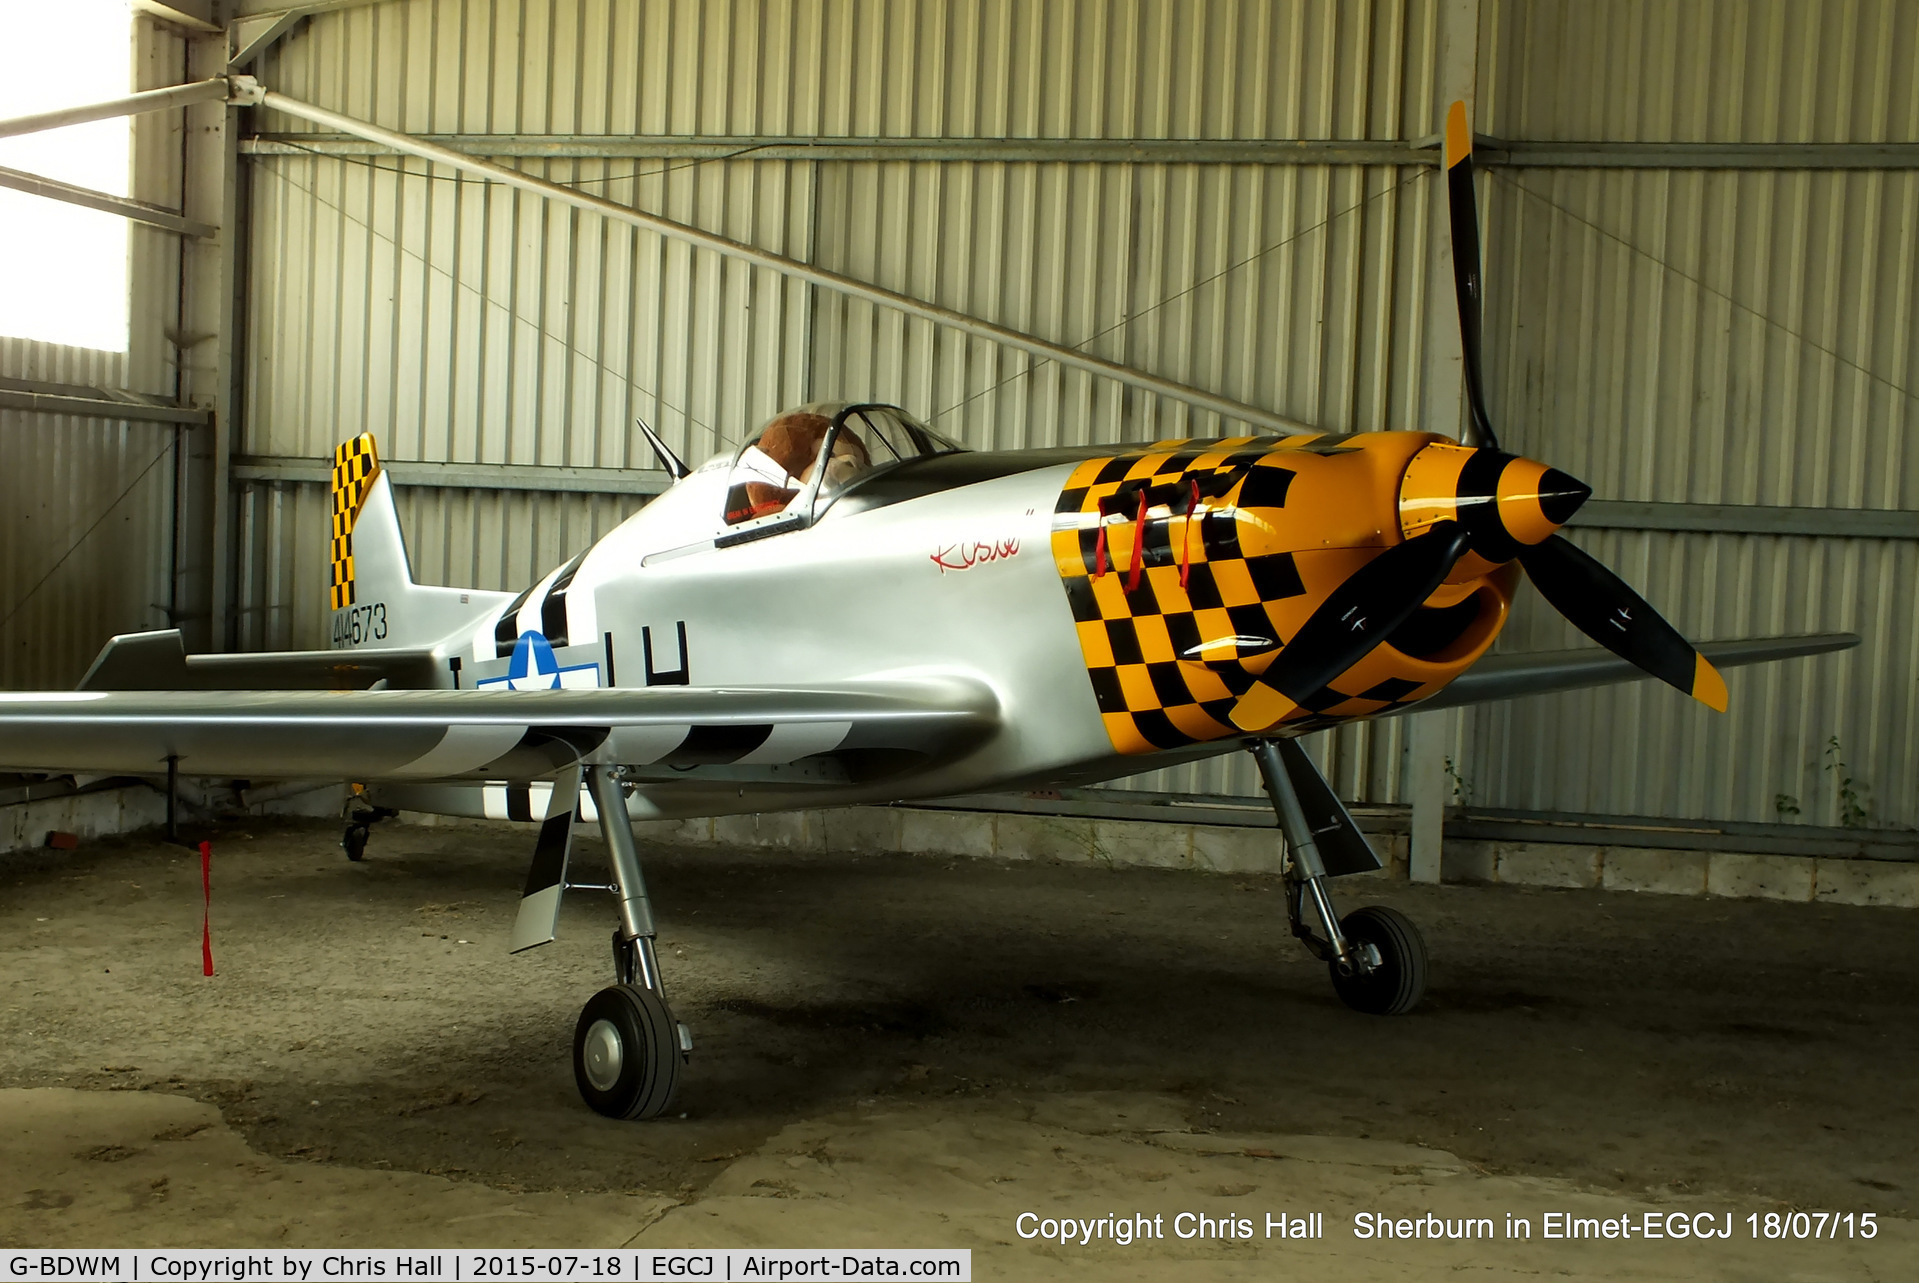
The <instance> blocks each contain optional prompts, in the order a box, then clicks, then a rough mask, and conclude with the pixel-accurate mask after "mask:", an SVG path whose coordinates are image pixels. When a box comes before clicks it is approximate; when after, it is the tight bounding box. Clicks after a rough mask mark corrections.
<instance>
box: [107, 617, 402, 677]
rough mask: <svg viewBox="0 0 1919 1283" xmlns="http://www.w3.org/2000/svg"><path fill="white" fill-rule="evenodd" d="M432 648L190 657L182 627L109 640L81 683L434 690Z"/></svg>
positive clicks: (124, 635)
mask: <svg viewBox="0 0 1919 1283" xmlns="http://www.w3.org/2000/svg"><path fill="white" fill-rule="evenodd" d="M439 662H440V661H438V660H436V659H434V657H433V652H432V651H430V650H397V649H388V650H378V649H374V648H372V647H364V648H361V649H358V650H350V651H347V650H286V651H273V652H268V653H265V654H252V655H245V654H239V655H188V654H187V648H186V643H185V641H184V640H182V638H181V636H180V630H179V629H177V628H170V629H167V630H165V631H163V632H152V633H122V634H121V635H120V636H118V637H110V638H108V639H107V644H106V645H105V646H104V647H102V648H101V650H100V654H99V657H98V658H96V659H95V660H94V661H93V667H91V668H89V669H87V675H86V676H85V677H82V678H81V679H80V686H79V689H80V690H83V691H214V690H302V691H351V690H365V689H367V688H368V687H369V686H372V685H373V684H374V683H376V682H380V681H384V682H386V683H387V684H388V685H389V686H395V687H430V686H432V685H433V684H434V679H435V678H436V676H437V675H438V669H439Z"/></svg>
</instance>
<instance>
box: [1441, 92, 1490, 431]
mask: <svg viewBox="0 0 1919 1283" xmlns="http://www.w3.org/2000/svg"><path fill="white" fill-rule="evenodd" d="M1446 205H1447V213H1448V220H1449V222H1450V223H1451V225H1452V233H1453V285H1454V287H1455V288H1456V289H1457V290H1458V292H1459V345H1460V348H1461V349H1462V350H1463V351H1464V354H1465V358H1466V400H1467V402H1468V404H1470V405H1471V406H1472V412H1473V435H1474V437H1475V438H1476V439H1477V441H1478V444H1480V445H1482V446H1485V447H1486V448H1487V449H1489V450H1497V449H1498V448H1499V439H1498V438H1497V437H1495V436H1494V435H1493V421H1492V419H1491V417H1490V416H1489V415H1488V414H1487V413H1486V385H1485V380H1484V376H1483V375H1482V374H1481V373H1480V364H1479V312H1480V302H1479V198H1478V196H1477V194H1476V193H1475V192H1474V190H1473V134H1472V129H1471V128H1470V127H1469V126H1468V125H1467V123H1466V104H1465V103H1463V102H1456V103H1454V104H1453V105H1452V107H1451V109H1449V110H1448V111H1447V113H1446Z"/></svg>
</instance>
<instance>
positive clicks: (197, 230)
mask: <svg viewBox="0 0 1919 1283" xmlns="http://www.w3.org/2000/svg"><path fill="white" fill-rule="evenodd" d="M0 187H10V188H12V189H13V190H14V191H17V192H26V193H27V194H28V195H30V196H44V197H46V198H47V199H48V200H58V201H65V202H66V203H67V204H69V205H80V206H84V207H85V208H87V209H97V210H102V211H104V212H105V213H108V214H118V215H120V217H122V218H130V219H132V220H133V221H134V222H136V223H145V224H147V225H148V226H149V227H161V228H165V229H166V230H167V231H169V232H178V233H179V234H180V235H182V236H198V237H200V238H201V239H203V240H210V239H212V238H213V237H215V236H218V235H219V234H220V229H219V228H217V227H215V226H214V225H213V224H211V223H200V222H195V221H194V220H193V219H191V218H182V217H181V216H180V215H179V214H176V213H174V212H173V211H172V210H170V209H162V208H160V207H159V206H158V205H149V204H147V203H146V202H145V201H139V200H130V199H128V198H127V197H125V196H115V195H113V194H111V193H110V192H101V191H95V190H94V189H93V188H91V187H77V186H75V185H74V184H72V183H63V182H61V181H60V180H59V179H57V178H46V177H43V176H41V175H39V174H29V173H28V172H27V171H26V170H24V169H8V168H7V167H6V166H4V165H0Z"/></svg>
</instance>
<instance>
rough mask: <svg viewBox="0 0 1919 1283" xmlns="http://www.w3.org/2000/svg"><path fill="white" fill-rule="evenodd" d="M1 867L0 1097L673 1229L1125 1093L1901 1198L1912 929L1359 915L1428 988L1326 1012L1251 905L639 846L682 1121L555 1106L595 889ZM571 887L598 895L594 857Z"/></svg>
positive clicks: (1202, 882) (147, 843)
mask: <svg viewBox="0 0 1919 1283" xmlns="http://www.w3.org/2000/svg"><path fill="white" fill-rule="evenodd" d="M210 836H211V838H212V841H213V845H214V882H215V889H214V907H213V922H214V950H215V955H216V959H217V963H218V974H217V975H216V976H215V977H213V978H212V979H206V978H204V977H202V975H201V974H200V916H201V903H200V869H199V860H198V857H197V855H195V854H193V853H191V852H189V851H185V850H182V849H180V848H177V847H169V846H166V845H164V844H162V843H160V842H158V841H157V840H153V839H151V838H138V837H136V838H127V839H117V840H112V841H104V842H98V843H93V844H90V845H88V846H87V847H86V848H84V849H82V850H80V851H78V852H72V853H59V852H52V851H40V852H31V853H21V854H16V855H11V856H4V857H0V887H3V888H4V894H0V1049H3V1050H0V1087H65V1088H82V1089H89V1090H116V1091H122V1090H129V1089H144V1090H149V1091H156V1092H167V1093H173V1094H176V1095H184V1096H189V1097H193V1098H197V1099H198V1100H200V1101H202V1102H206V1103H210V1104H212V1105H215V1106H217V1107H218V1109H219V1110H220V1112H221V1115H222V1116H223V1118H224V1121H225V1123H226V1124H227V1125H228V1126H229V1127H231V1128H232V1129H234V1130H235V1131H236V1132H237V1133H238V1134H239V1135H240V1136H242V1137H243V1138H244V1140H245V1142H246V1144H247V1145H250V1146H251V1147H252V1149H253V1150H254V1151H255V1152H257V1153H258V1154H260V1155H262V1156H265V1157H266V1158H270V1159H274V1160H289V1161H295V1162H307V1163H321V1164H330V1165H334V1166H339V1167H347V1168H354V1169H371V1170H388V1171H393V1172H417V1173H429V1174H436V1175H441V1176H449V1177H452V1178H454V1179H455V1180H457V1181H460V1182H467V1183H474V1184H478V1185H484V1186H488V1187H491V1188H493V1189H494V1190H497V1191H505V1192H509V1193H527V1194H535V1193H550V1192H571V1193H579V1192H586V1191H591V1192H595V1193H618V1194H625V1195H639V1194H645V1195H648V1196H663V1197H664V1198H666V1199H669V1200H678V1201H681V1202H687V1201H694V1202H697V1200H698V1199H700V1198H701V1197H702V1196H703V1193H704V1192H705V1191H706V1190H707V1189H708V1187H709V1186H710V1185H711V1184H712V1183H713V1182H714V1181H715V1180H716V1179H718V1178H720V1177H721V1175H722V1174H723V1173H725V1172H727V1171H728V1170H730V1169H731V1167H732V1165H733V1164H734V1162H735V1160H738V1159H740V1158H741V1157H742V1156H744V1155H750V1154H753V1153H754V1152H755V1151H758V1150H760V1149H761V1148H762V1147H764V1146H766V1145H767V1144H768V1143H769V1141H771V1140H772V1139H773V1138H776V1137H778V1136H779V1135H780V1134H782V1132H783V1131H784V1130H786V1129H789V1128H791V1127H793V1126H795V1125H798V1124H801V1123H804V1122H805V1121H806V1120H809V1119H820V1118H826V1117H832V1116H840V1115H847V1114H848V1113H849V1111H852V1112H854V1113H857V1112H858V1111H860V1110H867V1111H871V1110H873V1109H875V1108H879V1109H885V1110H893V1111H907V1112H911V1111H914V1110H922V1111H923V1110H936V1111H938V1112H939V1114H940V1116H941V1117H946V1118H950V1117H952V1116H953V1114H954V1111H955V1110H958V1111H962V1113H963V1112H964V1111H968V1110H971V1111H976V1112H977V1113H978V1114H979V1115H980V1116H981V1117H988V1116H990V1117H994V1118H1003V1117H1006V1116H1008V1111H1009V1110H1012V1111H1013V1112H1014V1113H1015V1114H1016V1113H1017V1112H1018V1109H1019V1108H1025V1107H1026V1106H1023V1105H1019V1102H1025V1101H1031V1100H1035V1099H1046V1098H1058V1099H1068V1098H1071V1099H1076V1100H1082V1101H1083V1100H1089V1099H1100V1098H1101V1097H1099V1096H1098V1095H1097V1094H1098V1093H1130V1094H1133V1095H1134V1096H1144V1097H1150V1098H1152V1099H1153V1100H1155V1101H1158V1102H1159V1104H1158V1105H1157V1106H1155V1108H1159V1109H1162V1110H1163V1111H1164V1110H1170V1111H1171V1116H1176V1117H1177V1118H1178V1119H1179V1120H1180V1125H1181V1126H1183V1127H1184V1128H1187V1129H1190V1130H1191V1131H1192V1132H1194V1133H1196V1134H1201V1135H1204V1134H1221V1135H1227V1134H1231V1135H1238V1134H1255V1133H1257V1134H1262V1135H1306V1136H1315V1137H1329V1138H1346V1139H1349V1140H1352V1141H1367V1142H1376V1143H1392V1144H1412V1145H1421V1146H1429V1147H1433V1148H1435V1149H1437V1150H1442V1151H1447V1152H1449V1153H1450V1154H1454V1155H1457V1156H1459V1158H1460V1159H1462V1160H1464V1163H1465V1164H1466V1165H1468V1167H1470V1169H1471V1170H1472V1171H1474V1172H1477V1173H1480V1174H1481V1175H1484V1176H1489V1177H1516V1178H1545V1179H1549V1180H1555V1181H1564V1182H1568V1183H1569V1185H1568V1188H1578V1189H1581V1190H1586V1191H1592V1192H1595V1193H1608V1194H1615V1195H1619V1196H1622V1197H1625V1196H1630V1197H1632V1198H1637V1199H1645V1198H1654V1199H1661V1198H1664V1199H1687V1198H1702V1197H1705V1198H1718V1199H1726V1200H1732V1201H1733V1202H1736V1203H1737V1205H1738V1206H1740V1207H1744V1208H1747V1209H1748V1210H1751V1209H1754V1208H1757V1209H1771V1208H1774V1207H1778V1206H1795V1207H1804V1208H1823V1209H1835V1210H1839V1211H1854V1212H1863V1211H1874V1212H1877V1213H1879V1214H1881V1215H1882V1216H1894V1217H1902V1216H1906V1215H1908V1209H1909V1208H1910V1207H1911V1206H1912V1200H1913V1198H1914V1191H1915V1189H1919V1163H1916V1162H1915V1159H1914V1154H1915V1153H1916V1152H1919V1092H1915V1090H1914V1074H1913V1066H1914V1065H1915V1064H1916V1063H1919V1055H1916V1053H1919V1021H1915V1019H1914V1015H1915V1006H1916V1005H1919V950H1916V949H1915V948H1914V947H1913V945H1912V943H1911V940H1912V933H1913V928H1914V923H1915V919H1914V917H1913V915H1912V914H1911V913H1910V912H1907V911H1901V910H1888V909H1869V908H1852V907H1844V906H1834V905H1806V904H1777V903H1767V902H1760V901H1750V902H1748V901H1729V900H1700V899H1683V898H1667V897H1658V896H1641V895H1632V894H1620V893H1600V892H1585V891H1564V892H1561V891H1551V890H1532V889H1524V888H1514V887H1483V888H1474V887H1444V888H1432V887H1412V886H1405V885H1396V884H1387V883H1379V882H1368V883H1366V884H1364V885H1363V886H1354V885H1352V884H1348V885H1347V886H1345V887H1342V888H1340V889H1341V891H1342V892H1343V897H1342V907H1352V906H1354V905H1357V904H1359V903H1361V902H1364V901H1367V900H1373V901H1381V902H1386V903H1391V904H1394V905H1396V906H1398V907H1400V908H1401V909H1403V910H1405V911H1406V912H1407V913H1409V914H1411V915H1412V916H1413V917H1414V919H1415V920H1416V921H1418V922H1419V924H1420V925H1421V927H1422V929H1423V930H1424V932H1425V935H1426V939H1427V942H1428V944H1429V946H1430V949H1431V952H1432V956H1433V977H1432V982H1431V987H1430V989H1429V991H1428V995H1427V999H1426V1001H1425V1003H1424V1004H1423V1005H1422V1006H1421V1007H1420V1009H1419V1010H1418V1011H1416V1012H1414V1013H1413V1014H1412V1015H1410V1016H1407V1017H1402V1018H1392V1019H1379V1018H1371V1017H1364V1016H1358V1015H1355V1014H1353V1013H1351V1012H1349V1011H1347V1010H1346V1009H1345V1008H1344V1007H1342V1006H1341V1005H1340V1004H1339V1003H1338V1001H1337V1000H1336V999H1335V998H1334V996H1333V994H1332V992H1331V989H1330V987H1329V986H1328V984H1327V982H1326V976H1325V971H1324V968H1323V967H1322V966H1320V965H1319V964H1317V963H1315V962H1313V961H1312V960H1311V959H1310V958H1308V957H1307V956H1306V954H1305V953H1304V951H1303V950H1302V949H1300V948H1299V947H1298V946H1297V945H1296V944H1295V943H1294V942H1293V941H1292V940H1291V939H1290V937H1289V936H1288V933H1287V930H1286V924H1285V915H1284V905H1283V898H1282V892H1281V889H1280V886H1279V884H1278V883H1277V881H1276V880H1273V879H1269V878H1261V877H1245V878H1239V877H1225V876H1211V875H1202V874H1194V873H1183V872H1168V871H1156V870H1145V869H1119V870H1113V869H1103V868H1087V867H1067V866H1058V865H1047V864H999V863H985V862H973V861H957V862H953V861H945V860H931V859H914V858H901V857H879V856H862V855H859V854H857V853H842V854H836V855H831V856H809V855H794V854H788V853H769V852H763V851H751V852H740V851H725V850H713V849H699V850H693V849H649V850H647V851H646V852H645V856H646V859H647V864H648V874H649V880H650V882H651V888H652V892H653V896H654V901H655V905H656V908H657V911H658V913H659V915H660V919H661V923H662V935H661V947H660V953H661V958H662V961H663V964H664V967H665V972H666V977H667V983H668V988H669V993H670V995H671V996H672V997H673V999H674V1003H675V1008H676V1011H677V1013H678V1014H679V1016H680V1017H681V1019H683V1020H685V1021H686V1022H687V1023H688V1024H689V1025H691V1026H692V1028H693V1032H694V1037H695V1039H696V1043H697V1046H696V1050H695V1054H694V1058H693V1061H692V1063H691V1065H690V1066H689V1067H688V1070H687V1073H686V1075H685V1078H684V1080H683V1088H682V1092H681V1096H680V1100H679V1104H678V1107H677V1111H678V1112H679V1116H677V1117H669V1118H666V1119H663V1120H660V1121H658V1122H655V1123H642V1124H616V1123H611V1122H608V1121H607V1120H604V1119H601V1118H599V1117H597V1116H595V1115H593V1114H591V1113H590V1112H588V1111H587V1110H586V1109H585V1107H584V1106H583V1105H582V1104H581V1103H580V1102H579V1100H578V1097H577V1095H576V1093H575V1091H574V1087H573V1083H572V1073H571V1067H570V1060H569V1045H570V1037H571V1031H572V1026H573V1022H574V1019H575V1017H576V1016H577V1014H578V1010H579V1007H580V1004H581V1003H582V1002H583V1001H584V1000H585V999H586V998H587V997H588V996H589V995H590V994H591V993H592V992H593V991H594V990H595V989H596V988H598V987H600V986H601V985H603V984H605V983H607V979H608V974H609V970H610V966H609V961H608V957H609V955H608V948H607V938H608V933H609V931H610V930H611V927H612V923H613V914H612V907H611V904H610V903H609V902H608V901H607V900H606V899H605V897H604V896H599V895H593V894H589V893H575V894H574V895H572V896H571V897H569V902H568V904H567V906H566V911H565V915H564V921H563V925H562V932H561V938H560V940H559V941H558V942H557V943H555V944H553V945H551V946H548V947H546V948H544V949H541V950H537V951H535V952H533V953H531V954H527V955H521V956H517V957H515V956H510V955H508V954H507V953H506V952H505V950H504V940H505V937H506V933H507V929H508V926H509V924H510V922H511V919H512V914H513V910H514V907H515V901H516V897H517V893H518V887H519V883H520V881H521V879H522V878H523V876H524V868H525V863H526V859H527V857H528V855H529V852H530V846H531V833H530V832H529V831H527V830H524V829H516V828H512V827H509V826H505V825H492V826H487V825H478V824H471V825H452V826H446V827H437V826H436V827H406V826H400V825H396V824H388V825H384V826H382V827H380V828H379V829H377V830H376V831H375V834H374V841H373V845H372V847H371V850H370V852H369V856H368V859H367V861H366V862H365V863H364V864H360V865H352V864H348V863H347V862H346V860H345V859H344V858H343V857H342V856H341V854H340V852H339V850H338V848H337V846H336V845H335V839H336V837H337V832H336V831H335V829H334V828H333V827H332V826H331V825H327V824H321V823H315V822H306V821H265V820H260V821H249V822H246V823H244V824H239V825H233V824H230V825H227V826H225V827H223V828H220V829H218V830H213V831H210ZM576 859H577V861H578V864H577V866H576V867H577V869H578V870H579V871H580V872H579V876H584V877H588V878H591V877H593V876H595V875H596V873H597V869H598V867H599V865H600V861H601V855H600V850H599V847H598V844H597V843H596V842H594V841H591V840H587V839H582V841H581V842H580V844H579V846H578V848H577V851H576Z"/></svg>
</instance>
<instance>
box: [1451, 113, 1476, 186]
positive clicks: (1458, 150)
mask: <svg viewBox="0 0 1919 1283" xmlns="http://www.w3.org/2000/svg"><path fill="white" fill-rule="evenodd" d="M1472 154H1473V131H1472V130H1471V129H1470V128H1468V127H1467V125H1466V104H1465V103H1463V102H1456V103H1454V104H1453V105H1452V106H1450V107H1448V108H1447V109H1446V168H1448V169H1451V168H1452V167H1453V166H1454V165H1457V164H1458V163H1459V162H1460V161H1462V160H1464V159H1466V157H1468V156H1470V155H1472Z"/></svg>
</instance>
